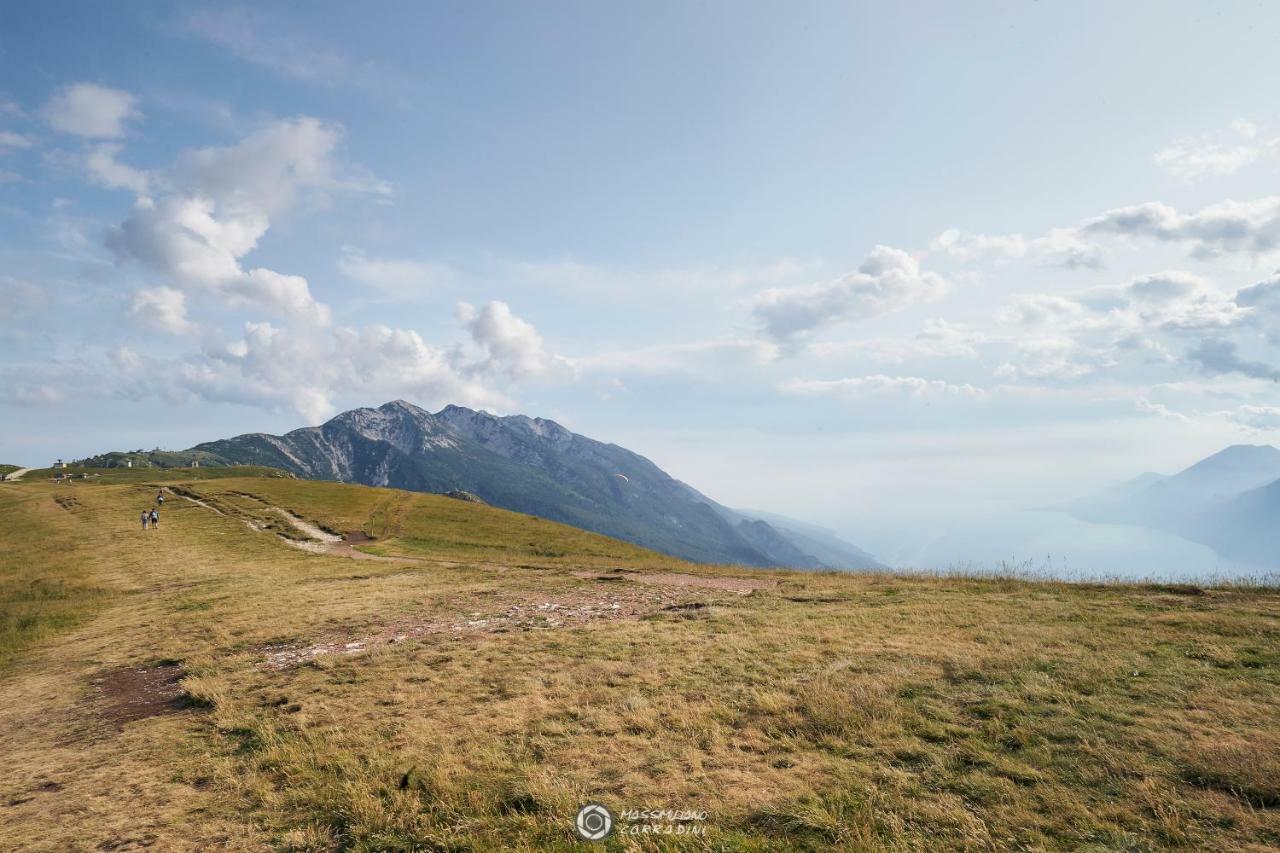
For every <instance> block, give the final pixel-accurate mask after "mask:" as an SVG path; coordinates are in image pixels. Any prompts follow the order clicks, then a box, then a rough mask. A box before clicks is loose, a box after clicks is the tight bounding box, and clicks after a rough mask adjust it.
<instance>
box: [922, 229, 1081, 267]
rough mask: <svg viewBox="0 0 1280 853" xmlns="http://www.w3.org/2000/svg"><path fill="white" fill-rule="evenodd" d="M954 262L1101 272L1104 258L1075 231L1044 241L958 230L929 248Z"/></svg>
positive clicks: (1059, 232) (1055, 231)
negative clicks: (1010, 261)
mask: <svg viewBox="0 0 1280 853" xmlns="http://www.w3.org/2000/svg"><path fill="white" fill-rule="evenodd" d="M929 248H930V250H932V251H935V252H945V253H946V254H947V255H949V256H951V257H953V258H956V259H957V260H960V261H964V262H970V261H978V260H985V259H988V258H996V259H1002V258H1031V259H1035V260H1038V261H1040V262H1042V263H1044V264H1047V265H1049V266H1060V267H1066V268H1067V269H1081V268H1085V269H1100V268H1102V267H1103V266H1104V265H1105V262H1106V257H1105V254H1104V253H1103V250H1102V247H1101V246H1099V245H1097V244H1096V243H1092V242H1089V241H1088V240H1085V239H1084V238H1083V237H1082V236H1081V234H1080V232H1079V231H1078V230H1076V229H1074V228H1055V229H1053V230H1052V231H1050V232H1049V233H1048V234H1047V235H1045V236H1043V237H1031V238H1028V237H1024V236H1023V235H1021V234H970V233H967V232H964V231H960V230H959V229H957V228H950V229H948V230H946V231H943V232H942V233H941V234H939V235H938V236H937V237H935V238H934V239H933V241H932V242H931V243H930V244H929Z"/></svg>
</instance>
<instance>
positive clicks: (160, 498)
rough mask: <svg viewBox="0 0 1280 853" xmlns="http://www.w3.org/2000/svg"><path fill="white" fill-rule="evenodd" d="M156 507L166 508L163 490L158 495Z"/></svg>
mask: <svg viewBox="0 0 1280 853" xmlns="http://www.w3.org/2000/svg"><path fill="white" fill-rule="evenodd" d="M156 506H164V490H163V489H162V490H161V491H160V493H159V494H157V495H156Z"/></svg>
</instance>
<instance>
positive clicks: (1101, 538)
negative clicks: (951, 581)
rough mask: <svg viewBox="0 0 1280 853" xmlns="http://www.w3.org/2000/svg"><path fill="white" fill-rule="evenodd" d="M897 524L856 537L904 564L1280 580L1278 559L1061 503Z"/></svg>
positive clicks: (1064, 574) (1068, 575)
mask: <svg viewBox="0 0 1280 853" xmlns="http://www.w3.org/2000/svg"><path fill="white" fill-rule="evenodd" d="M894 526H895V525H894V522H891V521H886V522H884V524H883V526H882V527H881V529H880V530H879V531H878V532H872V533H869V532H867V531H863V532H862V533H860V534H859V535H860V536H861V541H859V540H857V539H853V541H857V542H858V544H860V545H862V547H864V548H866V549H867V550H868V551H870V552H871V553H872V554H874V555H875V556H876V557H878V558H879V559H880V560H881V561H882V562H885V563H888V564H889V565H891V566H895V567H901V568H919V569H932V570H937V571H976V572H982V571H1000V570H1004V569H1017V570H1020V571H1025V572H1028V573H1031V574H1037V575H1043V576H1048V577H1054V578H1059V579H1062V580H1101V579H1112V578H1121V579H1126V580H1160V581H1182V582H1207V581H1210V580H1213V579H1242V578H1245V579H1259V580H1260V579H1263V578H1267V577H1270V578H1271V579H1272V581H1280V567H1277V566H1272V567H1270V568H1268V567H1263V566H1258V565H1252V564H1249V563H1241V562H1237V561H1234V560H1228V559H1226V558H1224V557H1220V556H1219V555H1218V554H1216V553H1215V552H1214V551H1212V550H1211V549H1209V548H1208V547H1206V546H1204V545H1201V544H1199V543H1196V542H1192V541H1190V540H1187V539H1183V538H1181V537H1179V536H1175V535H1173V534H1170V533H1164V532H1161V531H1158V530H1151V529H1148V528H1145V527H1130V526H1127V525H1117V524H1095V523H1093V522H1088V521H1082V520H1080V519H1078V518H1075V517H1073V516H1070V515H1068V514H1066V513H1064V512H1061V511H1058V510H1048V509H1046V510H1026V509H1022V510H1011V511H1001V512H999V513H994V514H984V515H983V516H980V517H974V518H968V519H963V520H948V521H946V522H944V523H939V524H937V525H936V526H931V527H930V528H922V527H921V526H920V523H919V521H918V520H913V521H911V522H906V523H904V525H903V527H899V528H898V529H896V530H895V529H894ZM903 534H905V535H903ZM852 537H853V534H850V538H852Z"/></svg>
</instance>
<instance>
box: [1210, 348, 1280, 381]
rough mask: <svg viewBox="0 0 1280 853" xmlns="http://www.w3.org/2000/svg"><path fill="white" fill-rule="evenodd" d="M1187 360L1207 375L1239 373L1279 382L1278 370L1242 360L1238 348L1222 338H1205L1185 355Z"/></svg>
mask: <svg viewBox="0 0 1280 853" xmlns="http://www.w3.org/2000/svg"><path fill="white" fill-rule="evenodd" d="M1187 358H1188V359H1190V360H1191V361H1192V362H1194V363H1196V364H1198V365H1200V367H1201V368H1202V369H1203V370H1204V371H1205V372H1206V373H1209V374H1218V373H1239V374H1240V375H1242V376H1248V377H1250V378H1252V379H1269V380H1272V381H1274V382H1280V368H1277V367H1276V366H1275V365H1274V364H1269V363H1267V362H1265V361H1260V360H1254V359H1248V358H1244V357H1242V356H1241V355H1240V353H1239V346H1238V345H1237V344H1236V343H1235V342H1234V341H1230V340H1226V339H1224V338H1207V339H1205V340H1202V341H1200V343H1198V344H1197V345H1196V347H1195V348H1194V349H1192V350H1191V351H1190V352H1189V353H1187Z"/></svg>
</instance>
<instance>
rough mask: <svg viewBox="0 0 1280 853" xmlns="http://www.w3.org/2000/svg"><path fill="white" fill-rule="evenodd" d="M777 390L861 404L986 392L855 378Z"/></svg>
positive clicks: (915, 379)
mask: <svg viewBox="0 0 1280 853" xmlns="http://www.w3.org/2000/svg"><path fill="white" fill-rule="evenodd" d="M779 387H780V389H781V390H782V391H784V392H786V393H788V394H795V395H799V396H806V397H827V396H830V397H839V398H841V399H846V400H861V399H864V398H867V397H879V396H906V397H964V398H970V399H981V398H984V397H986V396H987V392H986V391H984V390H983V389H981V388H977V387H974V386H973V385H969V384H967V383H966V384H962V385H955V384H952V383H950V382H944V381H942V380H940V379H924V378H922V377H919V376H885V375H884V374H881V373H878V374H875V375H872V376H855V377H849V378H845V379H792V380H790V381H788V382H784V383H783V384H782V385H781V386H779Z"/></svg>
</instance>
